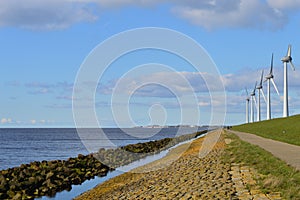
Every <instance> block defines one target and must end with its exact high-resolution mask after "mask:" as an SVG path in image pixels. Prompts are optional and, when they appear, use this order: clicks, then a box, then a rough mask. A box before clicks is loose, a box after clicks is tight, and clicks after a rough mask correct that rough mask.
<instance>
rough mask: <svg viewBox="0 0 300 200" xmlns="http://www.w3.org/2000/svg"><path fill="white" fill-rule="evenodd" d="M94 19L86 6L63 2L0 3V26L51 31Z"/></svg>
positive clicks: (28, 0)
mask: <svg viewBox="0 0 300 200" xmlns="http://www.w3.org/2000/svg"><path fill="white" fill-rule="evenodd" d="M96 19H97V17H96V16H95V15H94V14H93V11H92V10H91V9H90V8H89V6H88V4H81V3H70V2H67V1H65V0H43V1H39V0H23V1H19V0H9V1H0V26H15V27H20V28H28V29H38V30H53V29H63V28H67V27H69V26H71V25H72V24H75V23H78V22H82V21H94V20H96Z"/></svg>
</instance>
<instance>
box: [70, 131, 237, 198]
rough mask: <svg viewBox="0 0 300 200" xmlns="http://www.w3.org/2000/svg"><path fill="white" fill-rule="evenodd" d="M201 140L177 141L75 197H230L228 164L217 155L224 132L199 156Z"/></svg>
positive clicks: (221, 149)
mask: <svg viewBox="0 0 300 200" xmlns="http://www.w3.org/2000/svg"><path fill="white" fill-rule="evenodd" d="M203 141H204V139H203V138H197V139H195V140H194V141H192V142H190V143H186V144H182V145H179V146H178V147H176V148H174V149H173V150H171V151H170V152H169V153H168V154H167V156H165V157H163V158H162V159H159V160H156V161H154V162H152V163H150V164H147V165H144V166H141V167H138V168H136V169H133V170H132V171H130V172H126V173H124V174H122V175H119V176H117V177H115V178H112V179H110V180H108V181H106V182H104V183H102V184H100V185H98V186H97V187H95V188H93V189H92V190H90V191H88V192H85V193H83V194H82V195H80V196H78V197H76V198H75V200H87V199H136V198H138V199H167V198H172V199H179V198H186V199H188V198H192V199H197V198H198V199H199V198H205V199H208V198H209V199H212V198H219V199H230V198H231V197H232V196H234V195H235V190H234V187H233V182H232V180H231V175H230V174H229V171H230V164H225V163H222V161H221V159H220V156H221V155H222V153H223V152H224V149H225V146H226V144H225V142H224V136H223V135H222V136H221V139H220V140H219V142H218V143H217V144H216V145H215V147H214V148H213V150H212V151H211V152H210V153H209V154H208V155H207V156H206V157H204V158H199V155H198V154H199V150H200V148H201V144H202V142H203ZM182 150H184V152H183V151H182ZM182 152H183V154H182V155H181V153H182ZM179 154H180V155H179ZM174 158H175V159H174Z"/></svg>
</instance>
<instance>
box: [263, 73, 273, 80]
mask: <svg viewBox="0 0 300 200" xmlns="http://www.w3.org/2000/svg"><path fill="white" fill-rule="evenodd" d="M265 78H266V80H268V79H271V78H274V76H273V74H268V75H267V76H265Z"/></svg>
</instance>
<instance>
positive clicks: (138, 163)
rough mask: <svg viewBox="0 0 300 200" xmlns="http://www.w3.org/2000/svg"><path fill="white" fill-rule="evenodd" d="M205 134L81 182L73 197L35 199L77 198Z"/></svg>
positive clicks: (63, 193) (63, 194)
mask: <svg viewBox="0 0 300 200" xmlns="http://www.w3.org/2000/svg"><path fill="white" fill-rule="evenodd" d="M206 134H207V133H204V134H202V135H200V136H198V137H197V138H194V139H191V140H188V141H184V142H181V143H179V144H176V145H175V146H172V147H170V148H168V149H166V150H163V151H161V152H160V153H158V154H154V155H150V156H147V157H145V158H142V159H140V160H137V161H134V162H133V163H130V164H128V165H125V166H121V167H119V168H116V169H115V170H114V171H110V172H108V173H107V175H106V176H104V177H95V179H91V180H87V181H85V182H83V183H82V185H75V187H76V189H75V190H76V192H75V194H74V195H73V194H69V193H70V192H72V191H70V192H68V191H62V192H59V193H57V194H56V196H55V197H47V196H43V197H41V198H37V199H38V200H56V199H71V198H76V197H77V196H79V195H81V194H82V193H85V192H87V191H90V190H92V189H93V188H95V187H97V186H98V185H99V184H102V183H104V182H106V181H109V180H110V179H112V178H115V177H117V176H120V175H122V174H124V173H127V172H128V171H131V170H134V169H136V168H139V167H142V166H144V165H147V164H150V163H151V162H155V161H156V160H159V159H161V158H163V157H165V156H166V155H167V154H168V152H169V151H170V150H172V149H174V148H176V147H178V146H180V145H183V144H186V143H189V142H191V141H193V140H196V139H198V138H202V137H204V136H205V135H206ZM97 179H98V180H97ZM85 185H88V186H87V187H86V186H85Z"/></svg>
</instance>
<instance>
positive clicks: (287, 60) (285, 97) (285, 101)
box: [281, 44, 295, 117]
mask: <svg viewBox="0 0 300 200" xmlns="http://www.w3.org/2000/svg"><path fill="white" fill-rule="evenodd" d="M291 48H292V46H291V45H290V44H289V47H288V51H287V54H286V56H285V57H283V58H281V61H282V62H283V69H284V81H283V91H284V92H283V117H288V116H289V105H288V97H289V96H288V71H287V64H288V63H290V64H291V68H292V69H293V70H294V71H295V66H294V64H293V62H292V60H293V59H292V56H291V53H292V52H291V51H292V50H291Z"/></svg>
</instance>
